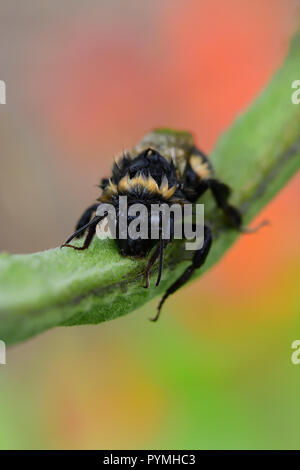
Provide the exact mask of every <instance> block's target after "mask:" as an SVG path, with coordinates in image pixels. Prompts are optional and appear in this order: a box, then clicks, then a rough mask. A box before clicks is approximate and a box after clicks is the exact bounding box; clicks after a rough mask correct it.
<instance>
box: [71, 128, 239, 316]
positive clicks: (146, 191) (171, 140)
mask: <svg viewBox="0 0 300 470" xmlns="http://www.w3.org/2000/svg"><path fill="white" fill-rule="evenodd" d="M99 187H100V188H101V190H102V193H101V195H100V197H99V199H98V202H97V203H96V204H93V205H91V206H90V207H88V208H87V209H86V211H85V212H84V213H83V215H82V216H81V218H80V219H79V221H78V223H77V225H76V229H75V230H76V231H75V232H74V233H73V234H72V235H71V236H70V237H69V238H68V240H67V241H66V242H65V243H64V244H63V245H62V247H71V248H74V249H75V250H86V249H87V248H88V247H89V245H90V243H91V241H92V239H93V237H94V235H95V233H96V226H97V224H98V223H99V222H100V221H101V220H102V219H103V217H101V216H98V215H97V214H96V215H95V213H96V210H97V208H98V207H99V205H100V204H103V203H110V204H112V205H113V206H114V207H115V209H116V214H117V225H118V209H119V196H124V195H125V196H127V201H128V208H129V207H130V205H132V204H135V203H137V202H139V203H142V204H144V205H145V206H146V207H150V206H151V204H162V203H165V204H168V205H172V204H174V203H179V204H184V203H187V202H188V203H195V202H196V201H197V200H198V199H199V197H200V196H201V195H202V194H203V193H204V192H205V191H207V190H210V191H211V193H212V195H213V197H214V199H215V202H216V205H217V207H218V208H219V209H221V210H222V211H223V212H224V214H225V215H226V217H227V219H228V222H229V223H230V224H231V225H232V226H233V227H235V228H236V229H237V230H241V225H242V218H241V214H240V213H239V211H238V210H237V209H236V208H234V207H233V206H232V205H230V203H229V202H228V199H229V196H230V188H229V186H227V185H226V184H224V183H222V182H220V181H219V180H218V179H216V178H215V176H214V171H213V168H212V165H211V163H210V161H209V159H208V158H207V156H206V155H205V154H204V153H203V152H202V151H201V150H199V149H198V148H197V147H196V146H195V145H194V140H193V137H192V135H191V134H190V133H188V132H181V131H176V132H175V131H173V130H168V129H157V130H154V131H152V132H150V133H148V134H147V135H146V136H145V137H144V138H143V139H142V140H141V141H140V142H139V143H138V144H137V145H136V147H134V148H133V149H131V150H130V151H129V152H125V153H122V154H121V155H120V156H119V157H118V158H117V159H115V162H114V164H113V168H112V175H111V177H110V178H109V179H108V178H103V179H102V180H101V184H100V185H99ZM149 217H150V215H149ZM148 222H149V223H150V222H151V221H150V220H149V221H148ZM160 222H161V221H160ZM116 233H117V236H116V243H117V246H118V250H119V253H120V254H121V255H122V256H133V257H138V258H141V257H146V256H148V255H149V254H150V252H152V253H151V256H150V258H149V261H148V265H147V267H146V270H145V278H146V286H145V287H148V286H149V273H150V270H151V268H152V266H153V265H154V263H155V262H156V261H157V260H158V277H157V282H156V286H158V285H159V283H160V279H161V274H162V267H163V253H164V250H165V248H166V246H167V245H168V243H171V242H172V240H173V238H172V232H171V234H170V239H168V240H166V239H163V238H162V236H161V229H160V236H159V239H158V240H157V239H151V238H149V239H142V238H138V239H132V238H130V236H129V235H128V234H127V235H128V236H127V238H125V239H123V238H120V237H118V227H117V231H116ZM83 234H86V236H85V239H84V242H83V245H82V246H75V245H71V244H70V241H71V240H73V239H74V238H78V237H80V236H82V235H83ZM211 244H212V234H211V230H210V228H209V227H208V226H206V225H205V226H204V241H203V244H202V247H201V248H200V249H197V250H195V252H194V253H193V258H192V262H191V265H190V266H188V267H187V268H186V269H185V271H184V272H183V273H182V274H181V276H180V277H179V278H178V279H177V280H176V281H175V282H174V283H173V284H172V285H171V286H170V287H169V288H168V289H167V291H166V292H165V294H164V295H163V297H162V299H161V301H160V303H159V305H158V310H157V314H156V316H155V317H154V318H153V321H155V320H157V319H158V317H159V314H160V311H161V308H162V305H163V304H164V302H165V300H166V299H167V298H168V297H169V295H171V294H173V293H174V292H176V291H177V290H178V289H179V288H180V287H182V286H183V285H184V284H185V283H186V282H187V281H188V280H189V279H190V277H191V276H192V274H193V273H194V271H195V270H196V269H198V268H200V267H201V266H202V265H203V263H204V262H205V260H206V257H207V255H208V253H209V250H210V247H211ZM152 250H153V251H152Z"/></svg>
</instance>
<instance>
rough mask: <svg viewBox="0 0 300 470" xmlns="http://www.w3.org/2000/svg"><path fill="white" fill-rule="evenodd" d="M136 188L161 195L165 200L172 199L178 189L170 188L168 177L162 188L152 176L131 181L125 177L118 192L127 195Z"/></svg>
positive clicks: (135, 178)
mask: <svg viewBox="0 0 300 470" xmlns="http://www.w3.org/2000/svg"><path fill="white" fill-rule="evenodd" d="M135 187H140V188H144V189H146V190H147V191H149V192H150V193H154V194H159V195H161V196H162V197H163V198H164V199H170V198H171V197H172V196H173V194H174V193H175V190H176V187H175V186H173V187H171V188H169V185H168V180H167V178H166V177H164V178H163V180H162V183H161V185H160V187H159V186H158V184H157V182H156V181H155V179H154V178H152V176H147V177H145V176H143V175H138V176H135V177H134V178H132V179H130V178H129V176H128V175H126V176H124V177H123V178H122V179H121V180H120V182H119V184H118V192H120V193H126V192H127V191H129V190H130V189H133V188H135Z"/></svg>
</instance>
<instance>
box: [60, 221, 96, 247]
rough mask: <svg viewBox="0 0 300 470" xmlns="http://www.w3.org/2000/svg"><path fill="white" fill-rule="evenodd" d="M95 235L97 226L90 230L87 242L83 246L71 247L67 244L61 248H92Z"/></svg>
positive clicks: (86, 238)
mask: <svg viewBox="0 0 300 470" xmlns="http://www.w3.org/2000/svg"><path fill="white" fill-rule="evenodd" d="M95 233H96V226H91V227H90V228H89V229H88V232H87V235H86V237H85V240H84V243H83V245H82V246H75V245H69V244H68V243H65V244H64V245H62V246H61V248H63V247H65V246H67V247H69V248H74V250H86V249H87V248H88V247H89V246H90V244H91V241H92V240H93V238H94V235H95Z"/></svg>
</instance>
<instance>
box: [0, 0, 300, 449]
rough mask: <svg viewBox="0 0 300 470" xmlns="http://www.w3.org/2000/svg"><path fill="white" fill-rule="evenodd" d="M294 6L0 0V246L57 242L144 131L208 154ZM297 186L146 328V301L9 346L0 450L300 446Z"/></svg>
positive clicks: (275, 52)
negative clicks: (262, 224)
mask: <svg viewBox="0 0 300 470" xmlns="http://www.w3.org/2000/svg"><path fill="white" fill-rule="evenodd" d="M298 7H299V2H298V1H295V0H254V1H252V2H241V1H238V0H210V1H209V0H201V1H199V0H198V1H196V0H185V1H184V0H161V1H158V0H152V1H151V2H139V1H138V0H131V1H125V0H124V1H123V0H115V1H113V2H109V1H103V0H102V1H95V0H87V1H85V2H79V1H77V0H72V1H71V0H61V1H57V0H54V1H51V2H50V1H49V0H47V1H44V2H35V1H33V0H27V2H17V1H16V0H10V1H8V0H6V1H2V2H1V5H0V22H1V28H0V39H1V50H0V73H1V76H0V79H2V80H5V82H6V87H7V104H6V105H5V106H0V136H1V144H2V152H1V157H0V158H1V174H0V213H1V221H2V223H1V233H0V249H1V250H5V251H10V252H22V253H25V252H33V251H38V250H43V249H47V248H49V247H53V246H57V245H59V244H60V243H61V242H62V240H64V239H65V238H66V235H68V234H69V233H70V229H72V228H73V226H74V222H75V221H76V219H77V218H78V216H79V215H80V214H81V212H82V211H83V209H84V208H85V207H86V206H88V205H89V204H90V203H92V202H93V201H94V200H95V198H96V197H97V196H98V190H97V188H96V187H95V185H96V184H98V183H99V180H100V178H101V177H103V176H107V175H109V174H110V167H111V161H112V157H113V156H114V154H116V153H118V152H119V151H120V150H121V149H122V148H126V147H130V146H132V145H134V144H135V143H136V142H137V140H138V139H140V138H141V137H142V136H143V134H145V133H146V132H147V131H148V130H150V129H151V128H153V127H158V126H168V127H175V128H180V129H187V130H190V131H192V132H193V133H194V135H195V137H196V141H197V143H198V144H199V145H200V147H201V148H202V149H203V150H205V151H206V152H208V153H209V152H210V151H211V149H212V148H213V146H214V144H215V142H216V140H217V139H218V137H219V136H220V135H221V133H222V132H224V131H225V130H226V128H227V127H228V126H229V125H230V124H231V123H232V121H233V120H234V118H235V117H236V116H237V115H238V114H239V113H241V112H242V111H243V110H244V109H245V108H246V107H247V105H248V104H250V103H251V101H252V100H253V99H254V98H255V97H256V96H257V95H258V94H259V92H260V91H261V90H262V89H263V88H264V86H265V85H266V84H267V83H268V81H269V80H270V78H271V77H272V74H273V73H274V71H275V70H276V69H277V68H278V67H279V66H280V64H281V63H282V61H283V59H284V57H285V55H286V53H287V50H288V45H289V40H290V37H291V35H292V33H293V31H294V30H295V28H296V18H297V17H298V16H297V15H298V13H297V12H298ZM296 78H300V77H295V79H296ZM241 158H242V155H241ZM299 182H300V179H299V176H298V177H296V178H294V179H293V180H292V181H291V182H290V183H289V184H288V186H287V187H286V188H285V189H284V190H283V191H282V192H281V193H280V194H279V195H278V196H277V197H276V198H275V199H274V201H273V202H272V203H271V204H270V205H269V206H268V207H267V208H266V210H265V211H264V214H260V219H262V218H267V219H269V220H270V221H271V225H270V226H269V227H266V228H264V229H262V230H261V231H260V232H259V233H257V234H255V235H253V236H243V237H240V239H239V241H238V242H237V243H236V244H235V246H234V247H233V248H232V249H231V250H230V252H228V253H227V255H226V256H225V258H224V259H223V260H222V261H221V262H220V263H219V264H218V265H217V266H215V267H214V268H213V269H212V270H211V271H210V272H209V273H208V274H206V275H205V276H204V277H203V278H201V279H200V280H198V281H197V282H195V283H193V284H192V285H190V286H188V287H186V288H184V289H183V290H181V291H180V292H179V293H178V294H176V295H175V296H174V297H173V298H171V299H170V301H169V303H168V305H167V306H166V308H165V311H164V312H163V313H164V314H163V316H162V319H161V321H160V322H159V323H158V324H157V325H155V326H153V325H150V324H149V322H148V321H147V318H148V316H149V312H152V311H153V308H154V305H155V302H154V303H152V304H151V305H150V306H146V307H145V308H143V309H140V310H139V311H137V312H135V313H133V314H130V315H129V316H125V317H124V318H121V319H118V320H117V321H115V322H110V323H107V324H102V325H99V326H91V327H89V326H87V327H72V328H61V329H56V330H53V331H51V332H48V333H45V334H43V335H41V336H40V337H38V338H36V339H33V340H31V341H28V342H27V343H25V344H22V345H19V346H17V347H14V348H11V349H10V350H9V352H8V364H7V366H5V367H1V369H0V448H111V449H112V448H123V449H126V448H133V449H135V448H266V447H268V448H295V447H296V448H299V431H298V430H297V422H298V423H299V422H300V421H299V418H300V412H299V399H298V396H299V389H300V366H298V368H297V366H294V365H292V364H291V361H290V355H291V343H292V341H293V340H294V339H299V337H300V321H299V306H300V301H299V293H298V291H299V288H298V279H299V259H300V248H299V246H300V245H299V229H300V223H299V196H300V194H299V193H300V190H299Z"/></svg>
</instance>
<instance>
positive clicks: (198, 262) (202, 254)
mask: <svg viewBox="0 0 300 470" xmlns="http://www.w3.org/2000/svg"><path fill="white" fill-rule="evenodd" d="M211 243H212V236H211V231H210V229H209V227H207V226H206V225H205V226H204V241H203V246H202V248H200V249H199V250H196V251H195V253H194V257H193V261H192V264H191V265H190V266H188V267H187V268H186V270H185V271H184V273H183V274H182V275H181V276H180V277H179V278H178V279H177V281H175V282H174V283H173V284H172V285H171V286H170V287H169V288H168V289H167V291H166V292H165V294H164V295H163V297H162V299H161V301H160V302H159V305H158V309H157V314H156V315H155V317H154V318H152V319H151V320H152V321H157V320H158V318H159V315H160V312H161V308H162V306H163V304H164V303H165V301H166V299H167V298H168V297H169V295H171V294H174V292H176V291H177V290H178V289H180V287H182V286H183V285H184V284H185V283H186V282H187V281H188V280H189V279H190V277H191V276H192V274H193V273H194V271H195V270H196V269H198V268H200V267H201V266H202V265H203V263H204V262H205V260H206V257H207V255H208V252H209V250H210V247H211Z"/></svg>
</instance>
